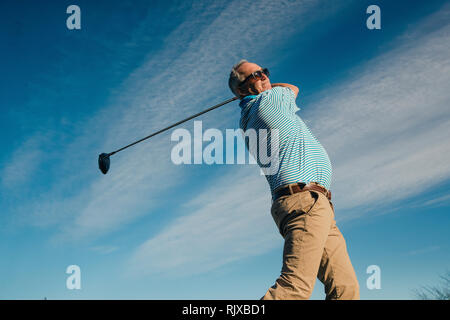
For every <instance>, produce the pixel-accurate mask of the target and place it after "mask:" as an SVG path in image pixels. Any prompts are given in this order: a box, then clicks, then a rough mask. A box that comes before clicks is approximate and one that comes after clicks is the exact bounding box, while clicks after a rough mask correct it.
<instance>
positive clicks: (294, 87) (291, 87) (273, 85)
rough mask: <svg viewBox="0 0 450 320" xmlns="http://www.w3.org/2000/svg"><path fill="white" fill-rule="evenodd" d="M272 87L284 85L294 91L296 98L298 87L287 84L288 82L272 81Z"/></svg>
mask: <svg viewBox="0 0 450 320" xmlns="http://www.w3.org/2000/svg"><path fill="white" fill-rule="evenodd" d="M272 87H286V88H290V89H291V90H292V91H294V94H295V97H296V98H297V95H298V92H299V89H298V87H296V86H294V85H292V84H289V83H272Z"/></svg>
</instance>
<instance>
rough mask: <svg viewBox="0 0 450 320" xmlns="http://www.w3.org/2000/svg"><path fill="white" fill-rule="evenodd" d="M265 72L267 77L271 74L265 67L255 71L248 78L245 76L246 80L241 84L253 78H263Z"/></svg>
mask: <svg viewBox="0 0 450 320" xmlns="http://www.w3.org/2000/svg"><path fill="white" fill-rule="evenodd" d="M263 74H265V75H266V76H267V77H268V76H270V73H269V69H267V68H264V69H261V70H258V71H255V72H253V73H252V74H250V75H249V76H248V77H247V78H245V80H244V81H242V82H241V84H240V86H242V85H243V84H245V83H246V82H247V81H248V80H249V79H251V78H253V79H262V78H263Z"/></svg>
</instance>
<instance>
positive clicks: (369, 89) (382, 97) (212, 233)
mask: <svg viewBox="0 0 450 320" xmlns="http://www.w3.org/2000/svg"><path fill="white" fill-rule="evenodd" d="M447 13H448V11H445V10H444V11H441V12H440V13H439V14H438V15H439V16H441V15H445V14H447ZM439 21H442V19H440V20H439ZM427 23H428V20H427ZM417 27H418V28H420V26H417ZM448 31H449V25H448V24H447V25H443V26H441V27H439V28H437V31H434V32H433V33H431V34H422V35H421V36H420V37H418V38H411V37H408V36H407V35H403V36H402V40H401V41H400V40H399V41H398V43H397V45H394V47H393V49H392V50H391V51H389V52H387V53H386V54H384V55H382V56H380V57H378V58H376V59H374V60H371V61H367V62H366V63H364V64H363V65H361V66H359V67H358V68H357V69H356V71H357V72H353V73H352V74H353V75H352V76H350V77H349V78H348V79H346V80H344V81H343V82H341V83H339V84H337V85H336V87H332V88H326V89H325V90H324V91H323V92H320V93H318V96H319V97H323V96H325V98H318V99H316V101H315V102H314V103H313V104H312V106H311V107H309V108H308V109H307V111H306V112H304V113H302V114H300V115H301V116H302V117H303V118H304V119H305V120H306V121H307V122H308V124H309V125H310V126H311V128H312V131H313V132H314V133H315V134H316V136H318V137H319V140H320V141H322V143H323V144H324V145H325V147H326V149H327V150H328V152H329V154H330V157H331V159H332V162H333V164H334V177H335V178H334V183H333V185H334V188H333V191H334V203H335V206H336V208H337V215H338V219H342V218H352V217H353V218H354V217H356V216H358V215H361V214H363V213H367V212H369V213H374V212H377V208H380V207H385V208H386V206H387V205H389V204H391V205H392V204H395V202H396V201H397V200H400V199H404V198H405V197H409V196H412V195H415V194H418V193H419V192H420V191H421V190H422V189H421V188H423V187H422V186H423V184H426V185H427V186H432V185H434V184H436V183H438V182H440V181H443V180H445V179H448V177H449V176H450V164H449V162H448V160H447V159H448V157H449V156H450V148H449V144H448V143H447V142H448V140H449V138H450V130H449V129H448V128H450V126H449V125H450V109H449V108H448V105H449V102H450V95H449V93H448V83H450V81H449V80H450V79H449V77H450V72H449V71H450V70H449V68H450V64H449V61H450V60H449V59H450V54H449V53H450V41H449V40H450V39H449V32H448ZM231 177H233V178H231ZM222 180H227V178H226V177H224V178H223V179H222ZM228 180H229V181H233V183H223V182H221V183H220V184H215V183H210V184H208V185H207V187H206V188H205V190H204V191H203V192H202V194H201V195H199V196H198V197H196V198H195V199H193V201H192V202H191V203H190V204H189V205H188V206H187V209H192V206H193V205H198V206H199V208H198V209H197V210H195V211H194V212H193V213H190V214H188V215H186V216H183V217H181V218H179V219H176V220H175V221H173V222H172V223H171V224H170V225H169V226H168V227H167V228H166V229H165V230H163V231H162V232H161V233H159V234H157V235H155V236H153V237H151V238H150V239H149V240H148V241H146V242H145V243H143V244H142V245H141V246H140V247H139V248H138V249H137V250H136V252H135V253H134V254H133V257H132V259H131V261H130V269H131V270H132V271H133V272H135V273H138V274H146V273H153V272H154V273H164V272H166V271H167V272H171V271H174V270H176V271H177V273H178V272H180V273H181V274H186V273H195V272H204V271H207V270H209V269H212V268H215V267H218V266H220V265H223V264H226V263H228V262H230V261H234V260H235V259H241V258H243V257H245V256H246V255H248V254H249V253H250V254H258V253H262V252H265V251H267V250H270V248H273V246H274V245H275V244H276V243H277V240H276V239H277V238H276V236H277V232H276V230H275V228H274V226H272V227H271V226H269V225H268V224H270V223H271V224H273V222H269V221H268V220H266V219H265V218H264V220H263V221H264V223H262V222H261V217H267V216H268V215H269V212H270V202H269V201H268V200H267V199H266V195H267V194H268V190H267V189H262V188H261V186H260V184H261V183H263V184H265V185H266V184H267V183H266V181H262V179H259V178H257V177H256V175H255V172H253V174H252V175H248V174H244V175H237V176H235V175H233V174H231V175H230V177H229V178H228ZM212 190H214V195H213V196H214V202H211V201H209V200H210V199H211V197H212V194H211V192H212ZM375 206H376V208H375ZM370 207H373V208H372V209H371V208H370ZM358 208H363V209H364V211H357V209H358ZM346 209H347V210H350V209H352V211H350V212H351V214H348V213H345V212H346V211H345V210H346ZM386 210H388V209H386ZM188 211H189V210H188ZM237 212H239V214H237ZM256 213H257V214H256ZM255 239H257V240H255ZM278 239H280V238H279V236H278ZM261 242H263V243H261ZM255 244H257V245H258V246H259V247H258V250H257V251H254V247H252V246H253V245H255ZM434 249H435V248H433V250H434ZM241 250H242V251H241ZM245 252H247V253H245Z"/></svg>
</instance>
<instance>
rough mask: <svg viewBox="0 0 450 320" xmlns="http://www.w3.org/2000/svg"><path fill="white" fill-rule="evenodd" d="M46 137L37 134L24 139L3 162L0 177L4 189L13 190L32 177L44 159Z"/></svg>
mask: <svg viewBox="0 0 450 320" xmlns="http://www.w3.org/2000/svg"><path fill="white" fill-rule="evenodd" d="M48 140H49V139H48V137H46V136H44V135H42V134H37V135H35V136H32V137H30V138H28V139H27V140H26V141H24V142H23V143H22V144H21V145H20V146H19V147H18V148H17V149H16V150H15V151H14V153H13V154H12V155H11V157H10V158H9V160H8V162H7V163H5V164H4V166H3V168H2V170H1V173H0V177H1V185H2V188H4V189H5V190H15V189H16V188H17V187H20V186H22V185H23V184H24V183H26V182H27V181H29V180H30V179H32V178H33V176H34V174H35V172H36V170H38V168H39V166H40V165H41V163H42V161H43V160H44V159H45V152H44V150H43V146H44V145H45V144H46V142H48Z"/></svg>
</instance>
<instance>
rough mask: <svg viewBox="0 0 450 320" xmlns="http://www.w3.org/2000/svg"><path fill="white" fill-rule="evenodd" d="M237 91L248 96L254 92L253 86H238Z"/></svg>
mask: <svg viewBox="0 0 450 320" xmlns="http://www.w3.org/2000/svg"><path fill="white" fill-rule="evenodd" d="M237 91H238V93H239V94H240V95H241V96H244V97H245V96H248V95H250V94H254V93H253V92H252V89H251V88H249V87H238V88H237Z"/></svg>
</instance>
